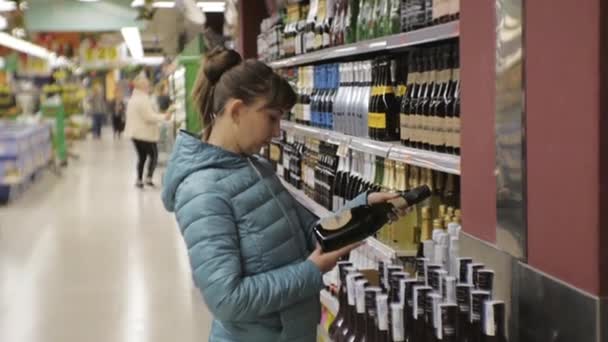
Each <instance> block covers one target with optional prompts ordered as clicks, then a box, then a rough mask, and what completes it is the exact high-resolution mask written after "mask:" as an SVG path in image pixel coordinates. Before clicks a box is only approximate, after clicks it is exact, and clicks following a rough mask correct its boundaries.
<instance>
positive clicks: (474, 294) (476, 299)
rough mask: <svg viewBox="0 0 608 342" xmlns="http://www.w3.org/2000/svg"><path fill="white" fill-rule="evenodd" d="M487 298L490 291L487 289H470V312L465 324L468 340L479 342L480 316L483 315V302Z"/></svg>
mask: <svg viewBox="0 0 608 342" xmlns="http://www.w3.org/2000/svg"><path fill="white" fill-rule="evenodd" d="M489 299H490V293H489V292H487V291H482V290H473V291H471V314H470V316H469V318H470V319H469V324H468V326H467V329H468V330H469V332H468V333H467V334H468V335H469V336H470V337H469V341H470V342H481V317H482V315H483V308H484V303H485V302H486V301H487V300H489Z"/></svg>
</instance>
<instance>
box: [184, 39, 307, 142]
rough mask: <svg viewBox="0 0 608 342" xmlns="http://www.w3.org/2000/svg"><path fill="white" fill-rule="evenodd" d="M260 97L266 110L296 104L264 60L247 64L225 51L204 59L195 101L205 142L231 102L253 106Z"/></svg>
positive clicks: (287, 108)
mask: <svg viewBox="0 0 608 342" xmlns="http://www.w3.org/2000/svg"><path fill="white" fill-rule="evenodd" d="M258 98H263V99H265V101H266V104H265V107H266V108H272V109H279V110H289V109H291V107H293V105H294V104H295V103H296V94H295V92H294V91H293V89H292V88H291V86H290V85H289V83H288V82H287V81H286V80H285V79H284V78H282V77H281V76H279V75H278V74H277V73H275V72H274V71H273V70H272V69H271V68H270V67H268V66H267V65H266V64H264V63H262V62H260V61H257V60H253V59H250V60H246V61H243V60H242V59H241V56H240V55H239V54H238V53H237V52H236V51H234V50H228V49H225V48H216V49H213V50H212V51H210V52H209V53H208V54H207V56H206V57H204V58H203V63H202V65H201V67H200V69H199V72H198V76H197V80H196V83H195V85H194V89H193V91H192V99H193V100H194V103H195V106H196V107H197V109H198V111H199V113H200V115H201V116H202V119H203V127H205V131H204V139H205V140H207V138H209V134H211V128H212V126H213V121H214V118H215V115H219V114H221V112H222V111H223V110H224V106H225V105H226V102H227V101H228V99H239V100H242V101H243V102H244V103H245V104H246V105H250V104H252V103H253V102H254V101H255V100H256V99H258Z"/></svg>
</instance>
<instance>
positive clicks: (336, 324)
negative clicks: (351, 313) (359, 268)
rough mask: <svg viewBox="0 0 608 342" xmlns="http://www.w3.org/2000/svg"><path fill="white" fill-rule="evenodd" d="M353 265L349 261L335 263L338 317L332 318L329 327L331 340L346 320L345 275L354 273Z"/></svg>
mask: <svg viewBox="0 0 608 342" xmlns="http://www.w3.org/2000/svg"><path fill="white" fill-rule="evenodd" d="M352 266H353V264H352V263H351V262H349V261H338V263H337V267H338V280H339V283H338V304H339V306H338V308H339V310H338V315H337V316H336V318H334V320H333V321H332V323H331V324H330V325H329V329H328V332H329V336H330V337H331V338H332V339H334V340H335V339H336V336H335V335H336V331H338V330H339V329H341V328H342V325H343V324H344V320H345V318H346V308H347V305H348V296H347V293H346V292H347V291H346V275H347V274H348V272H349V271H351V272H355V271H356V269H355V268H354V267H352Z"/></svg>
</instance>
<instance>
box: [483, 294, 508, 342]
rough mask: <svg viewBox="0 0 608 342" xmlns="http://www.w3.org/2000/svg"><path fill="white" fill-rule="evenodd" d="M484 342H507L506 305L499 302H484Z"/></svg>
mask: <svg viewBox="0 0 608 342" xmlns="http://www.w3.org/2000/svg"><path fill="white" fill-rule="evenodd" d="M482 324H483V335H482V342H506V341H507V337H506V330H505V303H504V302H503V301H499V300H488V301H486V302H484V310H483V319H482Z"/></svg>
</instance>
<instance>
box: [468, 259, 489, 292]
mask: <svg viewBox="0 0 608 342" xmlns="http://www.w3.org/2000/svg"><path fill="white" fill-rule="evenodd" d="M484 267H485V265H484V264H481V263H478V262H474V263H472V264H469V265H468V270H467V281H468V283H469V284H471V285H473V288H475V289H479V278H478V275H479V271H481V270H482V269H483V268H484Z"/></svg>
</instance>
